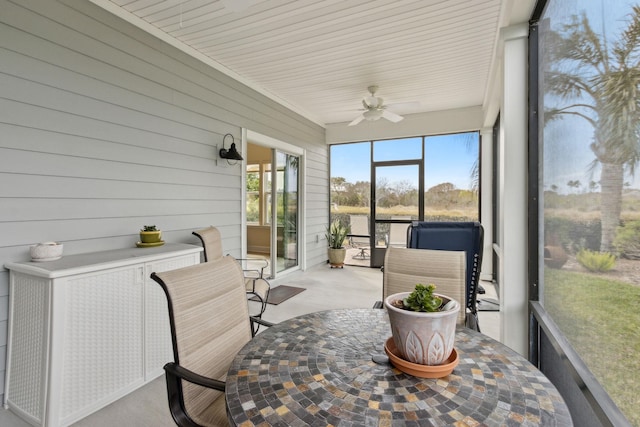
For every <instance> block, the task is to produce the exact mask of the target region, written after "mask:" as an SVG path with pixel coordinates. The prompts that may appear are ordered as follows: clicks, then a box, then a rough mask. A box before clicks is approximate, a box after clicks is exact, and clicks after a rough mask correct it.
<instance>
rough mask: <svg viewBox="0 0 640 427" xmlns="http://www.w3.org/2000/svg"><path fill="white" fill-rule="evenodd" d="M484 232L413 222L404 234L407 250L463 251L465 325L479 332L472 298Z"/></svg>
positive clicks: (469, 226)
mask: <svg viewBox="0 0 640 427" xmlns="http://www.w3.org/2000/svg"><path fill="white" fill-rule="evenodd" d="M483 242H484V229H483V228H482V225H481V224H480V223H479V222H427V221H414V222H412V223H411V225H410V226H409V231H408V233H407V247H408V248H413V249H435V250H445V251H465V252H466V260H467V280H466V282H467V283H466V295H465V297H466V307H467V309H468V310H469V312H468V313H467V321H466V325H467V326H468V327H469V328H472V329H476V330H478V331H479V330H480V326H479V325H478V310H477V304H476V296H477V293H478V287H479V284H478V282H479V280H480V266H481V264H482V247H483Z"/></svg>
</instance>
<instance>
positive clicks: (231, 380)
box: [226, 309, 572, 427]
mask: <svg viewBox="0 0 640 427" xmlns="http://www.w3.org/2000/svg"><path fill="white" fill-rule="evenodd" d="M390 336H391V329H390V327H389V320H388V317H387V314H386V310H382V309H356V310H354V309H342V310H329V311H322V312H318V313H312V314H307V315H304V316H300V317H296V318H294V319H290V320H287V321H284V322H282V323H279V324H277V325H276V326H273V327H271V328H268V329H267V330H265V331H264V332H262V333H260V334H258V335H257V336H256V337H255V338H254V339H253V340H252V341H250V342H249V343H248V344H247V345H246V346H245V347H244V348H243V349H242V350H241V351H240V353H239V354H238V355H237V356H236V357H235V359H234V361H233V363H232V365H231V367H230V369H229V372H228V375H227V387H226V399H227V411H228V414H229V421H230V423H231V425H236V426H243V427H248V426H354V427H355V426H421V427H422V426H562V427H567V426H571V425H572V422H571V417H570V415H569V411H568V409H567V406H566V405H565V403H564V401H563V399H562V398H561V397H560V394H559V393H558V391H557V390H556V388H555V387H554V386H553V385H552V384H551V383H550V382H549V380H548V379H547V378H546V377H545V376H544V375H543V374H542V373H541V372H540V371H539V370H538V369H537V368H536V367H535V366H533V365H532V364H531V363H529V362H528V361H527V360H526V359H525V358H524V357H522V356H521V355H519V354H517V353H516V352H514V351H513V350H511V349H509V348H508V347H506V346H504V345H503V344H501V343H499V342H497V341H495V340H494V339H492V338H490V337H488V336H486V335H483V334H480V333H478V332H475V331H472V330H470V329H466V328H464V329H458V331H457V332H456V345H455V348H456V350H457V352H458V354H459V357H460V362H459V364H458V366H457V367H456V368H455V369H454V371H453V372H452V373H451V374H450V375H448V376H447V377H444V378H441V379H423V378H416V377H413V376H410V375H407V374H404V373H402V372H400V371H398V370H397V369H395V368H394V367H393V366H392V365H390V364H388V363H381V364H378V363H375V362H373V361H372V356H373V355H380V354H382V355H384V342H385V341H386V340H387V338H389V337H390Z"/></svg>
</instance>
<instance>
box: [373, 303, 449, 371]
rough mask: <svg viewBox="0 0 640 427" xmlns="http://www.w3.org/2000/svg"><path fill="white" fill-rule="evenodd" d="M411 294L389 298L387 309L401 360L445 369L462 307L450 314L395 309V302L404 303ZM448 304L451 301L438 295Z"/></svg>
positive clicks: (447, 312)
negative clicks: (439, 366) (400, 301)
mask: <svg viewBox="0 0 640 427" xmlns="http://www.w3.org/2000/svg"><path fill="white" fill-rule="evenodd" d="M409 294H410V292H401V293H398V294H393V295H389V296H388V297H387V298H386V299H385V300H384V306H385V308H386V309H387V312H388V313H389V322H390V323H391V334H392V336H393V342H394V343H395V345H396V348H397V349H398V351H399V352H400V354H401V356H402V357H403V358H404V359H405V360H408V361H409V362H413V363H418V364H421V365H441V364H442V363H444V362H446V361H447V359H448V358H449V356H450V355H451V352H452V351H453V345H454V342H455V338H456V321H457V318H458V312H459V311H460V303H459V302H458V301H456V304H455V306H454V307H453V308H452V309H450V310H447V311H438V312H434V313H425V312H416V311H410V310H403V309H400V308H397V307H394V306H393V305H391V302H392V301H395V300H402V299H404V298H406V297H407V296H409ZM435 295H438V296H439V297H441V298H442V299H443V304H446V303H447V302H448V301H450V300H451V298H449V297H447V296H446V295H442V294H435Z"/></svg>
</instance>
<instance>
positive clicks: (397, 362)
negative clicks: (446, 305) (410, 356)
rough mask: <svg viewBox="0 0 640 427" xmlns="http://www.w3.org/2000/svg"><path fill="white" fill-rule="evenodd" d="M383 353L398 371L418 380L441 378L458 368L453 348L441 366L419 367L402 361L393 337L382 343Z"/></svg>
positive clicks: (455, 352) (456, 355)
mask: <svg viewBox="0 0 640 427" xmlns="http://www.w3.org/2000/svg"><path fill="white" fill-rule="evenodd" d="M384 351H385V353H387V356H389V360H390V361H391V364H392V365H393V366H395V367H396V368H397V369H398V370H400V371H402V372H404V373H405V374H409V375H413V376H414V377H420V378H442V377H446V376H447V375H449V374H450V373H451V372H453V369H454V368H455V367H456V366H458V352H457V351H456V349H455V348H454V349H453V351H452V352H451V355H450V356H449V358H448V359H447V360H446V361H445V363H443V364H442V365H435V366H429V365H419V364H417V363H413V362H409V361H407V360H404V359H403V358H402V357H401V356H400V352H399V351H398V349H397V348H396V344H395V342H393V337H391V338H389V339H388V340H387V342H385V343H384Z"/></svg>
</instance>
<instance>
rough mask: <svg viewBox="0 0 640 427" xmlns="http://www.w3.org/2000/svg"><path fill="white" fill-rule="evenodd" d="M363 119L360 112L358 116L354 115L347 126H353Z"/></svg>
mask: <svg viewBox="0 0 640 427" xmlns="http://www.w3.org/2000/svg"><path fill="white" fill-rule="evenodd" d="M363 120H364V116H363V115H362V114H361V115H359V116H358V117H356V118H355V119H354V120H353V121H352V122H351V123H349V126H355V125H357V124H358V123H360V122H361V121H363Z"/></svg>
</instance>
